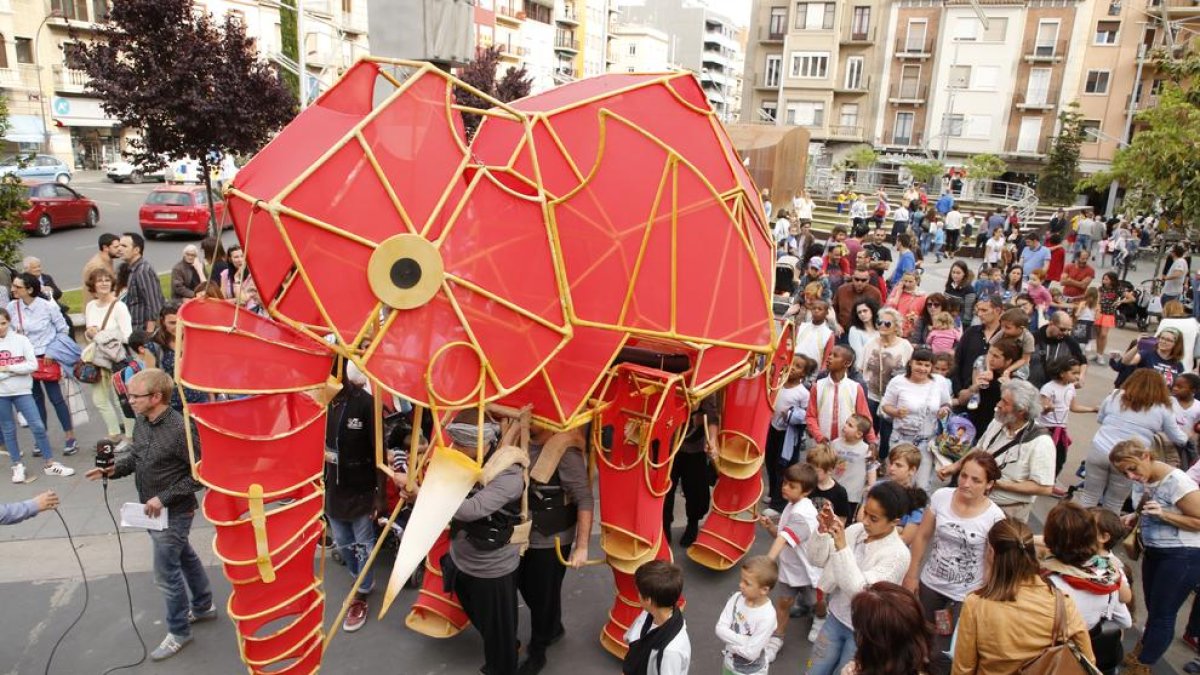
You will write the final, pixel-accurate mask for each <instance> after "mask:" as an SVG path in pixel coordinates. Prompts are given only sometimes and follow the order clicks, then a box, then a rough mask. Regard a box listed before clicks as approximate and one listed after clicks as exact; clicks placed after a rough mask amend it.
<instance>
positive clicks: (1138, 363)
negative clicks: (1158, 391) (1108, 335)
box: [1114, 328, 1184, 388]
mask: <svg viewBox="0 0 1200 675" xmlns="http://www.w3.org/2000/svg"><path fill="white" fill-rule="evenodd" d="M1140 343H1141V340H1138V341H1137V342H1135V343H1133V345H1132V346H1131V347H1130V348H1129V349H1128V350H1126V352H1125V353H1124V354H1122V355H1121V364H1122V365H1125V366H1133V367H1134V368H1149V369H1151V370H1154V371H1157V372H1159V373H1160V374H1162V376H1163V380H1165V381H1166V383H1167V387H1168V388H1170V387H1171V385H1173V384H1175V376H1176V375H1179V374H1180V373H1182V372H1183V371H1184V367H1183V333H1182V332H1180V330H1179V329H1178V328H1164V329H1162V331H1161V332H1160V333H1159V334H1158V338H1157V340H1156V341H1155V342H1154V344H1153V345H1150V346H1143V345H1142V344H1140ZM1131 372H1132V370H1126V371H1125V373H1131ZM1126 377H1128V375H1126ZM1124 379H1125V378H1124V377H1118V378H1117V381H1116V382H1115V383H1114V384H1116V385H1117V386H1120V385H1121V383H1122V382H1123V381H1124Z"/></svg>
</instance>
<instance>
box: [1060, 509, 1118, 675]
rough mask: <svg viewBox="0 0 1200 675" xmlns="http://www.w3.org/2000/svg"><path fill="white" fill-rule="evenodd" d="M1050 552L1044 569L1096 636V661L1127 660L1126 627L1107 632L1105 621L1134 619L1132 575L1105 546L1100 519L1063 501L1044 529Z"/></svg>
mask: <svg viewBox="0 0 1200 675" xmlns="http://www.w3.org/2000/svg"><path fill="white" fill-rule="evenodd" d="M1043 539H1044V541H1045V544H1046V546H1045V548H1046V549H1047V551H1048V553H1049V555H1043V556H1042V557H1041V559H1040V560H1039V564H1040V566H1041V568H1042V574H1043V576H1045V577H1046V578H1047V579H1049V580H1050V582H1051V583H1053V584H1054V585H1055V586H1056V587H1057V588H1058V589H1059V590H1061V591H1062V592H1063V594H1064V595H1066V596H1068V597H1070V598H1071V599H1072V600H1074V601H1075V607H1076V609H1078V610H1079V616H1080V617H1081V618H1082V619H1083V623H1084V625H1086V626H1087V627H1088V631H1089V632H1090V633H1091V637H1092V652H1093V653H1094V654H1095V656H1096V667H1097V668H1099V669H1100V670H1101V671H1102V672H1112V671H1114V670H1115V669H1116V667H1117V666H1119V665H1120V663H1121V655H1122V652H1123V649H1122V648H1121V642H1120V638H1121V636H1120V632H1119V631H1118V632H1117V633H1116V634H1115V635H1110V636H1102V635H1101V632H1100V631H1099V624H1100V622H1101V620H1103V619H1111V620H1112V621H1113V622H1115V623H1116V624H1117V625H1118V626H1120V628H1122V629H1124V628H1129V627H1130V626H1132V625H1133V618H1132V617H1131V616H1130V614H1129V607H1128V606H1127V605H1126V603H1127V602H1129V601H1130V600H1132V599H1133V589H1131V588H1130V587H1129V580H1128V579H1126V578H1125V573H1124V571H1122V569H1121V566H1120V564H1119V563H1117V562H1116V561H1115V560H1114V558H1112V557H1110V556H1108V555H1106V554H1105V553H1104V551H1102V550H1101V548H1100V545H1099V541H1098V540H1097V537H1096V519H1095V518H1094V517H1093V516H1092V514H1091V513H1088V511H1087V509H1085V508H1083V507H1082V506H1080V505H1078V504H1076V503H1074V502H1059V503H1058V504H1057V505H1055V507H1054V508H1052V509H1050V513H1048V514H1046V525H1045V529H1044V530H1043Z"/></svg>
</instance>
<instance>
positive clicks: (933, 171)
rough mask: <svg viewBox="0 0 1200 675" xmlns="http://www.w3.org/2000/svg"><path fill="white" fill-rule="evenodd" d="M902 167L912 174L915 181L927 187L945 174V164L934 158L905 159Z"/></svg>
mask: <svg viewBox="0 0 1200 675" xmlns="http://www.w3.org/2000/svg"><path fill="white" fill-rule="evenodd" d="M904 168H906V169H908V172H909V173H910V174H912V177H913V181H914V182H915V183H917V184H919V185H924V186H926V187H927V188H928V187H929V184H930V183H932V182H933V181H935V180H937V179H938V178H940V177H942V176H944V175H945V174H946V165H945V164H942V163H941V162H940V161H938V160H936V159H909V160H905V162H904Z"/></svg>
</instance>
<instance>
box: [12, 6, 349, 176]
mask: <svg viewBox="0 0 1200 675" xmlns="http://www.w3.org/2000/svg"><path fill="white" fill-rule="evenodd" d="M197 4H198V5H199V7H200V8H202V9H203V10H204V11H207V12H210V13H211V14H212V15H213V17H214V18H215V19H216V20H217V21H223V20H224V18H225V17H226V16H231V17H234V18H236V19H237V20H239V21H241V22H242V24H243V25H244V26H245V27H246V32H247V34H248V35H249V36H250V37H251V38H253V39H254V40H255V41H256V42H257V44H258V48H259V53H260V54H261V55H262V56H263V57H264V58H271V59H274V60H276V61H277V62H279V61H281V60H287V61H289V62H290V59H283V58H282V57H281V56H280V54H279V49H280V38H279V23H280V22H279V10H278V5H277V4H273V3H266V2H257V1H251V0H244V1H239V0H207V1H201V2H198V3H197ZM304 8H305V13H306V18H305V20H304V24H303V26H304V33H305V40H304V44H305V48H306V57H307V62H308V64H307V66H308V67H307V70H308V75H309V77H308V78H307V82H308V90H309V94H310V96H315V95H316V94H318V93H319V92H320V90H321V89H322V88H323V87H327V86H329V85H331V84H332V83H333V81H334V80H335V79H336V78H337V77H338V76H339V75H340V74H341V72H342V71H344V70H345V69H346V68H347V67H349V66H350V65H351V64H352V63H353V62H354V60H356V59H358V58H359V57H361V56H363V55H365V54H366V53H367V42H366V35H367V16H366V11H367V9H366V0H304ZM107 13H108V3H107V2H106V0H51V2H49V3H47V2H45V0H0V89H2V90H3V95H4V97H5V99H6V100H7V102H8V108H9V123H10V128H9V131H8V133H7V134H6V136H5V138H4V145H5V151H6V152H21V153H32V152H39V153H44V154H50V155H54V156H56V157H58V158H60V159H62V160H63V161H65V162H67V163H68V165H69V166H73V167H75V168H76V169H100V168H102V167H103V166H104V165H105V164H106V163H108V162H111V161H114V160H116V159H119V158H120V157H121V153H122V152H123V151H125V150H126V149H127V142H128V140H129V138H130V136H131V135H134V134H136V132H135V131H133V130H130V129H127V128H125V127H123V126H122V124H121V122H120V120H115V119H111V118H109V117H108V116H107V115H106V114H105V113H104V111H103V110H102V109H101V106H100V100H99V99H98V98H95V97H93V96H90V95H88V94H87V93H86V87H87V76H86V75H84V74H83V73H82V72H80V71H77V70H73V69H71V68H68V67H66V64H65V59H64V57H63V49H64V46H66V45H68V44H70V43H71V42H72V37H71V33H74V34H75V35H76V36H77V39H81V40H88V39H90V38H91V36H94V35H95V34H96V30H95V26H96V24H97V23H99V22H102V21H103V20H104V19H105V17H106V16H107ZM291 65H292V67H293V68H294V67H295V64H291ZM281 67H286V66H281Z"/></svg>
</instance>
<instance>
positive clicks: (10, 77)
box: [0, 68, 25, 89]
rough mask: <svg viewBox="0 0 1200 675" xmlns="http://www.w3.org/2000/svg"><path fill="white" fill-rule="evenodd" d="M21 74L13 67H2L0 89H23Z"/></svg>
mask: <svg viewBox="0 0 1200 675" xmlns="http://www.w3.org/2000/svg"><path fill="white" fill-rule="evenodd" d="M24 87H25V83H24V82H22V81H21V74H20V73H19V72H17V71H16V70H13V69H12V68H0V89H23V88H24Z"/></svg>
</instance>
